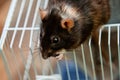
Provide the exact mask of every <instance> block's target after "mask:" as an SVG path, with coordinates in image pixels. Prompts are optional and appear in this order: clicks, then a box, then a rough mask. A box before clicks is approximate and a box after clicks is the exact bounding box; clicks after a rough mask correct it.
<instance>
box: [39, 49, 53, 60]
mask: <svg viewBox="0 0 120 80" xmlns="http://www.w3.org/2000/svg"><path fill="white" fill-rule="evenodd" d="M40 51H41V54H42V57H43V59H47V58H49V57H51V56H52V55H53V51H52V50H51V49H43V48H42V47H41V48H40Z"/></svg>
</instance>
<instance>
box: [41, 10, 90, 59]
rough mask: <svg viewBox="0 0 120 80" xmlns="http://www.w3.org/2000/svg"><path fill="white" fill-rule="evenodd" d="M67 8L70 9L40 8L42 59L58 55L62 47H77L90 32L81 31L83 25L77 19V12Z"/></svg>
mask: <svg viewBox="0 0 120 80" xmlns="http://www.w3.org/2000/svg"><path fill="white" fill-rule="evenodd" d="M69 9H71V10H70V11H69V10H68V9H67V10H68V11H67V10H64V11H66V12H65V13H64V12H61V11H62V10H59V9H57V8H52V9H51V10H50V11H47V10H40V16H41V19H42V25H41V32H40V41H41V43H40V49H41V53H42V57H43V58H44V59H47V58H48V57H51V56H53V57H56V56H58V55H59V54H57V52H59V51H60V50H62V49H65V50H67V49H73V48H76V47H78V46H79V45H80V44H81V43H82V42H83V41H84V40H85V38H86V36H87V35H88V33H90V32H89V31H83V28H85V26H84V24H83V22H82V21H83V20H82V19H81V20H79V14H78V13H77V12H75V10H74V9H73V8H69ZM71 11H73V12H71ZM71 13H72V14H71ZM81 26H84V27H81ZM88 30H89V29H88ZM84 33H85V34H84Z"/></svg>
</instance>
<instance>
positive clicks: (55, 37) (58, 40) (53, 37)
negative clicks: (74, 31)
mask: <svg viewBox="0 0 120 80" xmlns="http://www.w3.org/2000/svg"><path fill="white" fill-rule="evenodd" d="M51 42H52V43H54V44H57V43H59V42H60V37H58V36H52V37H51Z"/></svg>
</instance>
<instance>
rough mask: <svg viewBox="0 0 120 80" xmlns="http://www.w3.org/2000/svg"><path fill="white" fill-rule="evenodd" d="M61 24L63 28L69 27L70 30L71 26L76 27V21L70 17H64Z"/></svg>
mask: <svg viewBox="0 0 120 80" xmlns="http://www.w3.org/2000/svg"><path fill="white" fill-rule="evenodd" d="M61 26H62V28H63V29H67V30H68V31H70V30H71V28H73V27H74V21H73V20H72V19H69V18H67V19H63V20H62V21H61Z"/></svg>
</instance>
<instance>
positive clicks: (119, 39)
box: [117, 25, 120, 78]
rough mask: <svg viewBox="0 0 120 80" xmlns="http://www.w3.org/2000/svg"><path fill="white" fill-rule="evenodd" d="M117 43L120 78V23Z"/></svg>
mask: <svg viewBox="0 0 120 80" xmlns="http://www.w3.org/2000/svg"><path fill="white" fill-rule="evenodd" d="M117 45H118V65H119V66H118V67H119V78H120V25H118V26H117Z"/></svg>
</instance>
